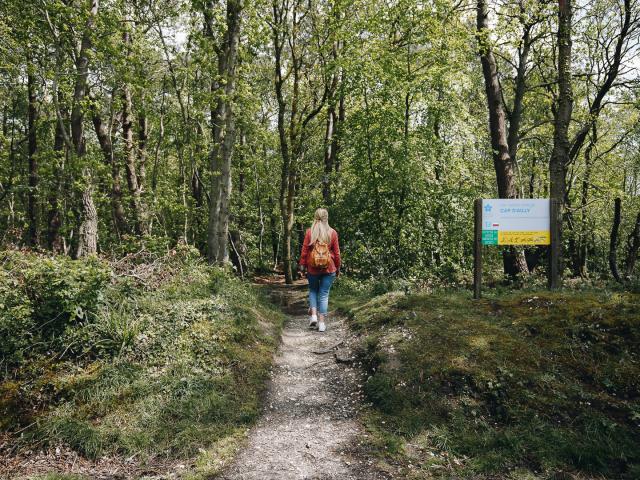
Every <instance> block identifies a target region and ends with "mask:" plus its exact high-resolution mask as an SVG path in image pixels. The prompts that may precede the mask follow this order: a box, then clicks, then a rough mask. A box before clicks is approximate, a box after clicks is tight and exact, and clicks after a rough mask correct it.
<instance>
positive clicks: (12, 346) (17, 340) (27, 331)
mask: <svg viewBox="0 0 640 480" xmlns="http://www.w3.org/2000/svg"><path fill="white" fill-rule="evenodd" d="M0 263H1V264H2V267H1V269H0V335H2V336H3V342H2V346H0V353H1V354H2V359H3V361H4V362H5V363H6V364H7V365H8V366H10V367H11V366H14V365H15V364H17V363H18V362H19V361H21V360H22V359H23V357H24V351H25V349H26V348H27V347H29V348H31V349H32V351H33V352H34V353H35V352H38V351H44V350H46V349H49V348H52V347H54V345H51V342H52V341H60V340H61V336H62V334H63V333H64V332H65V330H66V329H67V327H68V326H69V325H70V324H72V323H75V322H79V321H87V320H88V319H89V318H90V317H92V316H94V315H95V314H96V312H97V311H98V306H99V304H100V302H101V301H102V298H103V293H104V290H105V288H106V286H107V284H108V282H109V279H110V277H111V271H110V269H109V268H108V266H107V265H106V264H105V263H104V262H102V261H101V260H99V259H97V258H87V259H83V260H71V259H70V258H68V257H63V256H59V257H46V256H41V255H37V254H33V253H21V252H4V253H2V254H0Z"/></svg>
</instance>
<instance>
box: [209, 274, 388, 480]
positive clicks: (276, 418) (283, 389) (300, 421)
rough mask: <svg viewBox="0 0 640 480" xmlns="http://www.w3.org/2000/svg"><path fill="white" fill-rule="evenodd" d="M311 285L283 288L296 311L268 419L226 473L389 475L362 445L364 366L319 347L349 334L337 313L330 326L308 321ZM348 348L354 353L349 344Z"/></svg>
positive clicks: (232, 477) (234, 478)
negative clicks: (307, 293)
mask: <svg viewBox="0 0 640 480" xmlns="http://www.w3.org/2000/svg"><path fill="white" fill-rule="evenodd" d="M304 288H305V287H304V285H297V286H295V287H293V288H288V289H287V288H286V287H280V288H278V287H276V290H279V291H280V298H282V299H284V302H283V303H285V307H286V311H287V312H288V313H289V314H290V316H289V318H288V319H287V322H286V324H285V328H284V331H283V333H282V344H281V346H280V349H279V352H278V355H277V357H276V361H275V367H274V370H273V373H272V378H271V382H270V385H269V389H268V393H267V397H266V399H265V411H264V413H263V416H262V418H261V419H260V420H259V421H258V423H257V425H256V426H255V427H254V428H253V429H252V431H251V433H250V434H249V439H248V444H247V446H246V447H245V448H244V449H243V450H242V451H241V452H240V453H239V455H238V456H237V457H236V459H235V461H234V462H233V463H232V464H231V466H230V467H229V468H228V469H227V470H226V471H225V472H224V473H223V474H222V475H221V476H220V477H219V478H221V479H224V480H240V479H242V480H252V479H256V480H258V479H260V480H269V479H273V480H275V479H278V480H286V479H308V480H312V479H313V480H321V479H322V480H328V479H340V480H348V479H367V480H376V479H386V478H389V477H388V476H386V475H384V474H382V473H380V472H377V471H376V470H375V468H374V467H373V463H374V462H373V461H372V460H371V459H369V458H367V457H366V456H365V455H364V454H363V453H362V449H361V448H359V437H360V435H363V434H364V432H363V429H362V427H361V425H360V424H359V422H358V420H357V414H358V411H359V410H360V408H361V406H362V393H361V388H360V387H361V385H362V378H361V374H360V371H359V370H358V369H357V368H355V367H352V366H350V363H348V362H347V363H342V362H338V361H336V359H335V356H334V352H333V351H331V352H329V353H325V354H315V353H313V351H322V350H325V349H328V348H329V347H331V346H333V345H336V344H337V343H339V342H340V341H342V340H344V339H345V338H346V336H347V335H348V332H347V329H346V327H345V325H344V321H343V319H342V318H340V317H335V316H333V317H331V318H330V319H329V322H328V323H327V331H326V332H325V333H319V332H317V331H315V330H310V329H309V328H308V326H307V317H306V312H305V300H304V298H305V290H304ZM340 354H344V355H346V356H349V352H348V351H347V350H343V351H341V352H340Z"/></svg>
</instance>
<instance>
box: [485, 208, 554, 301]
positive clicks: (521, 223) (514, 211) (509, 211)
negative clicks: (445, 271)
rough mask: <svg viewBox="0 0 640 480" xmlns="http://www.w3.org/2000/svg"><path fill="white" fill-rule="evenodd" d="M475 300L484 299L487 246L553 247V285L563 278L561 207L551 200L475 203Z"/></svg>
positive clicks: (550, 269)
mask: <svg viewBox="0 0 640 480" xmlns="http://www.w3.org/2000/svg"><path fill="white" fill-rule="evenodd" d="M473 211H474V237H473V298H475V299H478V298H480V297H481V290H482V247H483V245H521V246H522V245H551V255H550V259H551V260H550V262H551V264H550V266H549V286H550V288H556V286H557V283H558V280H557V279H558V278H559V274H558V272H559V267H558V257H559V250H558V249H559V248H560V247H559V246H558V243H559V242H558V241H557V240H558V238H559V235H558V230H559V229H558V225H559V223H558V222H559V221H560V220H559V218H558V217H559V215H560V213H559V212H560V208H559V206H558V204H557V203H556V202H552V201H550V200H548V199H538V198H536V199H533V198H531V199H526V198H516V199H512V198H491V199H481V198H478V199H476V200H475V202H474V209H473Z"/></svg>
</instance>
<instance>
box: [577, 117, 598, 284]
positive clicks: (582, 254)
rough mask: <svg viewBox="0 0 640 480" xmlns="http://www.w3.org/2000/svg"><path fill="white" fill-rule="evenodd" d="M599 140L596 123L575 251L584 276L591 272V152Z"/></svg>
mask: <svg viewBox="0 0 640 480" xmlns="http://www.w3.org/2000/svg"><path fill="white" fill-rule="evenodd" d="M596 142H597V131H596V126H595V124H594V125H593V129H592V137H591V141H590V142H589V146H587V148H586V150H585V151H584V163H585V167H584V176H583V177H582V192H581V198H580V208H581V212H580V230H579V232H578V241H577V245H576V252H575V253H574V273H575V274H576V275H579V276H580V277H582V278H586V277H587V276H588V275H589V273H588V271H587V252H588V243H589V242H588V240H587V239H588V237H589V227H588V224H589V216H588V215H587V204H588V201H589V187H590V186H591V166H592V163H593V160H592V158H591V153H592V151H593V148H594V147H595V144H596Z"/></svg>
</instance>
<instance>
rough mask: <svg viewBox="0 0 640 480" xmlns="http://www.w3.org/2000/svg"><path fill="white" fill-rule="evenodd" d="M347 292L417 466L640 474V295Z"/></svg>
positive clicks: (407, 470) (403, 449) (387, 403)
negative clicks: (473, 296)
mask: <svg viewBox="0 0 640 480" xmlns="http://www.w3.org/2000/svg"><path fill="white" fill-rule="evenodd" d="M336 293H337V295H336V296H335V297H334V298H335V301H336V304H337V305H339V306H340V308H342V309H344V310H346V311H348V312H349V316H350V318H351V326H352V327H353V328H354V329H355V330H356V331H358V332H359V333H360V334H361V341H360V347H359V348H360V356H361V358H363V359H364V360H365V363H366V365H367V367H368V368H369V373H370V376H369V379H368V381H367V382H366V385H365V391H366V394H367V397H368V400H369V401H370V402H371V403H372V405H373V408H372V409H371V411H370V412H369V413H368V415H367V419H366V421H367V424H368V427H369V430H370V432H371V433H372V435H371V437H370V438H372V440H371V444H372V446H373V448H374V449H375V450H376V451H378V452H379V454H380V455H381V458H383V459H386V460H392V461H394V462H397V461H400V462H401V463H402V464H403V465H404V467H403V475H405V476H406V478H431V477H433V476H436V477H437V476H441V477H446V478H449V477H451V476H456V477H474V476H477V475H482V476H487V478H489V477H491V475H496V474H497V475H501V477H503V478H504V477H506V478H548V477H549V475H556V477H554V478H564V477H557V475H563V474H567V475H568V473H567V472H570V473H571V474H576V475H583V476H587V477H589V476H605V477H608V478H616V479H617V478H626V479H632V478H640V358H639V355H640V295H638V294H632V293H622V292H618V293H612V292H607V291H595V290H590V291H581V292H575V291H566V292H559V293H550V292H547V291H538V292H531V291H528V292H524V291H522V292H516V293H508V294H505V295H504V296H501V297H494V298H487V299H483V300H480V301H474V300H472V299H471V298H470V295H469V294H468V292H438V293H437V294H436V293H433V294H413V295H406V294H404V293H397V292H396V293H393V292H392V293H387V294H384V295H380V296H376V297H374V298H370V297H369V298H367V297H366V296H365V295H363V294H357V292H356V295H355V297H356V298H358V299H359V301H360V302H361V303H360V304H359V305H357V304H355V303H354V301H353V298H354V293H353V292H352V291H349V292H346V294H345V292H344V291H342V292H341V290H340V289H339V288H338V289H337V291H336ZM491 478H493V477H491ZM567 478H569V477H567ZM579 478H582V477H579Z"/></svg>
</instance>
